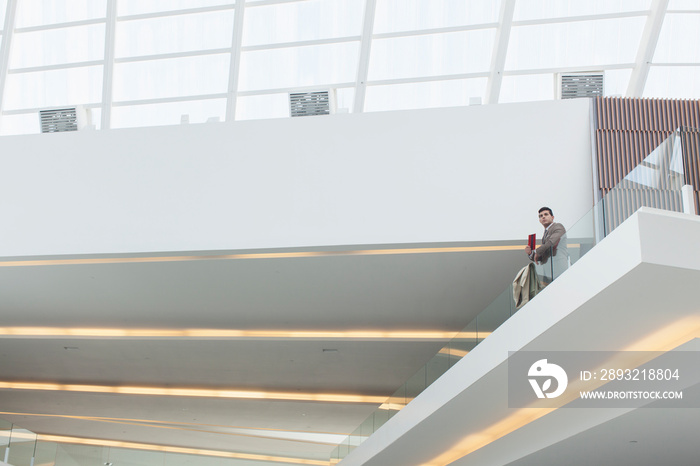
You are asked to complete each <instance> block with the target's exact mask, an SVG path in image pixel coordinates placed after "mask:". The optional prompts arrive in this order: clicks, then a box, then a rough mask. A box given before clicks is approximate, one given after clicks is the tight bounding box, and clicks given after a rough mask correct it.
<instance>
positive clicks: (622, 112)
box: [594, 97, 700, 213]
mask: <svg viewBox="0 0 700 466" xmlns="http://www.w3.org/2000/svg"><path fill="white" fill-rule="evenodd" d="M594 103H595V119H594V124H595V128H594V131H595V145H596V161H597V164H598V186H599V188H600V190H601V192H602V194H603V195H605V194H607V193H608V192H609V191H610V190H611V189H612V188H614V187H615V186H616V185H617V184H618V183H619V182H620V181H621V180H622V179H623V178H624V177H625V176H627V174H628V173H629V172H630V171H632V169H634V167H636V166H637V165H638V164H639V163H640V162H642V160H644V158H645V157H646V156H647V155H649V154H650V153H651V152H652V151H653V150H654V149H655V148H656V147H657V146H658V145H659V144H661V143H662V142H663V141H664V140H665V139H666V138H668V136H669V135H670V134H671V133H672V132H673V131H675V130H676V129H678V128H679V127H683V128H685V129H686V130H685V131H684V132H683V136H682V140H683V153H684V161H685V167H686V174H685V177H686V182H687V183H688V184H691V185H692V186H693V188H694V191H695V198H696V203H695V205H696V208H697V209H698V213H700V203H699V202H698V200H700V162H699V158H700V132H698V130H697V128H700V101H697V100H665V99H630V98H621V97H597V98H596V99H595V100H594ZM674 202H675V201H674ZM672 204H673V203H672Z"/></svg>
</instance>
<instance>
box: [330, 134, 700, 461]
mask: <svg viewBox="0 0 700 466" xmlns="http://www.w3.org/2000/svg"><path fill="white" fill-rule="evenodd" d="M684 131H686V130H683V129H679V130H676V131H675V132H674V133H672V134H671V135H670V136H669V137H668V138H667V139H666V140H665V141H664V142H663V143H661V144H660V145H659V146H658V147H657V148H656V149H655V150H654V151H653V152H652V153H651V154H649V155H648V156H647V157H646V158H645V159H644V161H642V162H641V163H640V164H639V165H638V166H637V167H636V168H635V169H634V170H632V172H631V173H629V174H628V175H627V176H626V177H625V178H624V179H623V180H622V181H621V182H620V183H619V184H618V185H617V186H616V187H615V188H613V189H611V190H610V191H609V192H608V193H606V194H605V195H604V196H603V197H602V199H600V200H599V201H598V202H597V203H596V204H595V205H594V207H593V208H592V209H591V210H590V211H588V212H587V213H586V214H585V215H584V216H583V217H582V218H581V219H579V220H578V221H577V222H576V223H575V224H574V225H573V226H571V227H570V228H567V232H566V235H564V236H563V237H562V239H561V240H560V242H559V245H558V247H557V252H556V255H553V251H550V254H549V255H550V258H549V260H547V262H546V263H544V264H538V265H537V266H536V267H535V268H536V270H537V276H538V279H539V280H540V281H541V286H542V287H544V286H546V285H547V283H549V282H551V281H552V280H554V279H556V278H557V277H559V276H560V275H561V274H563V273H564V272H565V271H566V270H567V269H568V268H569V267H570V266H571V265H572V264H574V263H576V262H577V261H578V260H579V259H580V258H581V257H583V256H584V255H585V254H586V253H587V252H588V251H590V250H591V249H592V248H593V247H594V246H595V245H596V244H597V243H598V242H600V240H602V239H603V238H604V237H605V236H606V235H607V234H609V233H610V232H611V231H612V230H614V229H615V228H616V227H617V226H618V225H619V224H620V223H622V222H623V221H625V220H626V219H627V218H629V217H630V216H631V215H632V214H633V213H634V212H636V211H637V210H638V209H639V208H640V207H642V206H647V207H655V208H659V209H664V210H670V211H675V212H682V211H683V202H682V195H681V187H682V186H683V185H684V184H686V181H687V178H686V175H685V170H684V166H685V165H686V163H687V162H686V161H685V159H684V156H683V136H685V134H684ZM695 131H696V132H697V130H695ZM524 247H525V246H524V245H523V249H524ZM523 257H524V262H525V261H526V260H527V259H525V251H523ZM515 272H517V271H513V273H514V275H515ZM513 291H514V290H513V284H511V285H510V286H508V288H506V289H505V290H504V291H503V292H502V293H501V294H500V295H498V297H497V298H496V299H495V300H494V301H493V302H492V303H491V304H490V305H489V306H488V307H487V308H486V309H484V310H483V311H481V312H480V313H479V314H478V315H477V316H476V318H475V319H474V320H472V321H471V322H470V323H469V324H468V325H467V326H466V327H465V328H464V329H463V330H462V331H461V332H459V333H458V334H457V335H455V337H454V338H453V339H452V340H451V341H450V342H449V343H448V344H447V345H445V347H444V348H442V349H441V350H440V352H439V353H438V354H437V355H435V356H434V357H433V358H432V359H431V360H430V361H428V363H427V364H426V365H425V366H423V367H422V368H421V369H420V370H419V371H418V372H417V373H416V374H415V375H414V376H413V377H411V378H410V379H409V380H408V381H407V382H406V383H405V384H404V385H402V386H401V387H400V388H399V389H398V390H397V391H396V392H395V393H394V394H393V395H391V397H389V398H388V399H387V401H386V402H385V403H384V404H382V405H381V406H380V407H379V408H378V409H377V410H376V411H375V412H374V413H373V414H372V415H371V416H370V417H369V418H367V419H366V420H365V421H364V422H363V423H362V424H361V425H360V426H359V427H358V428H357V429H355V431H354V432H352V433H351V434H350V435H349V436H348V437H347V438H346V439H345V440H344V441H343V442H342V443H341V444H340V445H338V446H337V447H336V448H335V449H334V450H333V452H332V453H331V458H330V463H331V464H336V463H338V462H340V461H341V460H342V459H343V458H345V456H346V455H347V454H348V453H350V452H351V451H352V450H353V449H354V448H356V447H357V446H358V445H359V444H361V443H362V442H363V441H364V440H366V439H367V438H368V437H369V436H370V435H372V434H373V433H374V432H375V431H376V430H377V429H379V428H380V427H381V426H382V425H384V424H385V423H386V422H387V421H388V420H389V419H391V417H393V416H394V415H395V414H396V413H397V412H398V411H399V410H401V408H403V407H404V406H406V405H407V404H408V403H409V402H410V401H411V400H412V399H414V398H415V397H417V396H418V395H419V394H420V393H421V392H422V391H423V390H425V389H426V388H427V387H428V386H429V385H430V384H432V383H433V382H434V381H435V380H437V379H438V377H440V376H441V375H442V374H444V373H445V372H447V370H448V369H449V368H450V367H452V366H453V365H454V364H455V363H457V361H459V360H460V359H461V358H462V357H464V356H466V355H467V353H469V351H471V350H472V349H473V348H474V347H475V346H476V345H478V344H479V343H480V342H481V341H483V340H484V338H486V337H488V336H489V335H490V334H491V333H492V332H493V331H495V330H496V329H497V328H498V327H499V326H500V325H501V324H503V323H504V322H505V321H506V320H508V319H509V318H510V316H512V315H513V313H515V312H516V310H517V309H516V305H515V299H514V293H513Z"/></svg>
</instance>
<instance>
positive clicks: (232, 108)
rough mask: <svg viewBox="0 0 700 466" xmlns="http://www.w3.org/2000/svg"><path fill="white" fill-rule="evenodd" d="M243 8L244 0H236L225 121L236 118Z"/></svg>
mask: <svg viewBox="0 0 700 466" xmlns="http://www.w3.org/2000/svg"><path fill="white" fill-rule="evenodd" d="M245 8H246V6H245V0H238V1H237V2H236V9H235V10H234V12H233V36H232V38H231V60H230V62H229V70H228V91H227V93H228V100H227V102H226V121H234V120H235V119H236V103H237V100H238V99H237V97H238V77H239V74H240V69H241V47H242V46H243V18H244V16H245Z"/></svg>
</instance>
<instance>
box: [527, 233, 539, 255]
mask: <svg viewBox="0 0 700 466" xmlns="http://www.w3.org/2000/svg"><path fill="white" fill-rule="evenodd" d="M527 245H528V246H530V249H532V250H533V251H534V250H535V249H537V247H536V246H537V235H535V234H534V233H533V234H532V235H528V237H527Z"/></svg>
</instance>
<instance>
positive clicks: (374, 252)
mask: <svg viewBox="0 0 700 466" xmlns="http://www.w3.org/2000/svg"><path fill="white" fill-rule="evenodd" d="M523 248H524V246H520V245H515V246H464V247H446V248H408V249H364V250H356V251H300V252H264V253H252V254H222V255H209V256H206V255H203V256H152V257H102V258H93V259H88V258H83V259H46V260H10V261H0V267H30V266H38V265H87V264H123V263H137V262H187V261H201V260H234V259H294V258H300V257H332V256H388V255H396V254H434V253H447V252H488V251H520V250H522V249H523Z"/></svg>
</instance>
